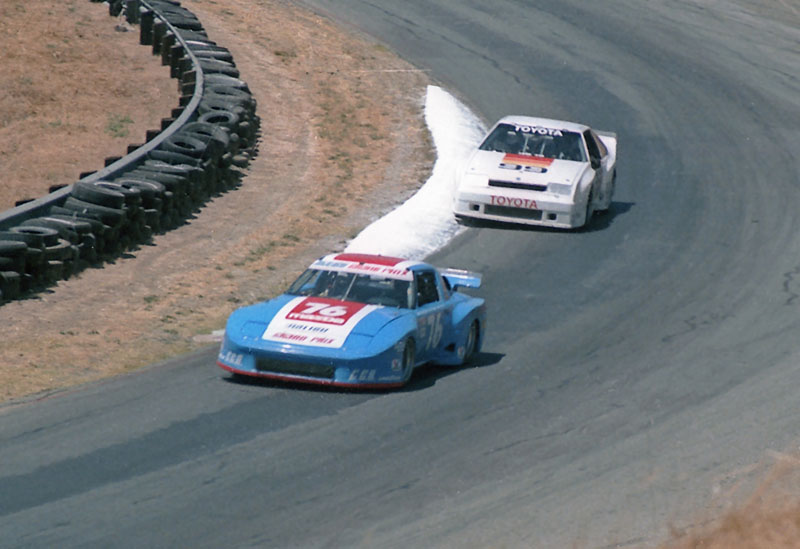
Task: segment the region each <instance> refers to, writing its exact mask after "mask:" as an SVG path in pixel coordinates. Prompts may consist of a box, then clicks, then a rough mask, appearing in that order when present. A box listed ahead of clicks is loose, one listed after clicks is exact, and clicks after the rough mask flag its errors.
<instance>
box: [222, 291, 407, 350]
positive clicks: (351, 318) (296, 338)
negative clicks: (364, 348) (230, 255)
mask: <svg viewBox="0 0 800 549" xmlns="http://www.w3.org/2000/svg"><path fill="white" fill-rule="evenodd" d="M406 313H408V311H406V310H404V309H397V308H394V307H382V306H379V305H366V304H364V303H355V302H352V301H341V300H336V299H328V298H320V297H302V296H294V295H287V294H284V295H282V296H279V297H277V298H275V299H272V300H270V301H267V302H264V303H259V304H257V305H252V306H249V307H243V308H241V309H238V310H237V311H234V313H233V314H232V315H231V316H230V318H229V319H228V326H227V328H226V331H227V333H228V337H230V338H232V339H234V340H239V341H241V342H242V343H248V344H249V345H253V344H255V343H256V342H257V341H263V342H265V343H267V342H275V343H282V344H294V345H304V346H311V347H322V348H341V347H342V346H343V345H344V344H345V342H346V340H347V338H349V337H350V336H352V335H360V336H368V337H374V336H375V335H376V334H377V333H378V332H379V331H380V330H381V328H383V327H384V326H385V325H386V324H388V323H389V322H391V321H392V320H394V319H396V318H398V317H399V316H402V315H403V314H406Z"/></svg>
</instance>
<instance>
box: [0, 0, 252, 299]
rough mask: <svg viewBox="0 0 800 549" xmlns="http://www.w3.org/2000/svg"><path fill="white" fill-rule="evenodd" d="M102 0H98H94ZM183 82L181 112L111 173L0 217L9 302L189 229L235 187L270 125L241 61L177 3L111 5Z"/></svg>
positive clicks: (4, 293)
mask: <svg viewBox="0 0 800 549" xmlns="http://www.w3.org/2000/svg"><path fill="white" fill-rule="evenodd" d="M91 1H97V0H91ZM108 5H109V14H110V15H111V16H121V15H123V14H124V16H125V18H126V20H127V21H128V23H130V24H134V25H139V30H140V32H139V43H140V44H141V45H143V46H150V47H151V48H152V52H153V55H157V56H160V58H161V63H162V65H165V66H167V65H168V66H169V67H170V76H171V77H172V78H175V79H177V80H178V95H179V101H178V107H177V108H175V109H173V111H172V112H171V113H170V117H168V118H164V119H162V121H161V128H159V129H158V130H150V131H148V132H147V135H146V142H145V143H144V144H132V145H129V146H128V154H127V155H126V156H123V157H109V158H107V159H106V160H105V166H104V167H103V169H101V170H98V171H94V172H85V173H83V174H81V177H80V180H79V181H76V182H75V183H73V184H71V185H67V184H58V185H53V186H52V187H51V193H50V194H49V195H47V196H45V197H43V198H39V199H37V200H33V201H28V202H25V203H21V204H18V205H17V206H16V207H15V208H13V209H11V210H9V211H6V212H0V304H2V303H4V302H7V301H9V300H12V299H18V298H20V297H24V296H25V295H27V294H30V293H35V292H37V291H40V290H42V289H43V288H45V287H47V286H50V285H53V284H55V283H56V282H57V281H58V280H62V279H68V278H69V277H70V276H72V275H73V274H75V273H77V272H79V271H80V270H82V269H84V268H86V267H88V266H91V265H99V264H102V262H103V261H108V260H113V259H114V258H115V257H117V256H119V255H120V254H122V253H124V252H125V251H128V250H133V249H136V248H137V247H138V246H139V245H141V244H142V243H145V242H147V241H149V240H150V239H151V238H152V236H153V235H154V234H159V233H163V232H165V231H167V230H170V229H174V228H176V227H178V226H180V225H181V224H182V223H184V222H185V221H186V219H187V218H188V217H189V216H191V214H192V212H194V211H197V210H198V209H199V208H200V206H202V205H203V204H204V203H205V202H206V201H208V200H209V199H210V198H211V197H213V196H215V195H217V194H220V193H223V192H226V191H228V190H231V189H233V188H235V187H236V186H238V184H239V182H240V180H241V176H242V174H241V172H240V171H239V168H244V167H246V166H247V165H248V164H249V162H250V160H251V158H252V157H253V155H254V154H255V153H256V145H257V141H258V137H259V123H260V120H259V118H258V116H257V114H256V101H255V98H254V97H253V95H252V94H251V93H250V89H249V87H248V86H247V83H246V82H244V81H243V80H241V78H240V73H239V70H238V68H237V67H236V64H235V63H234V59H233V55H232V54H231V52H230V51H229V50H227V49H226V48H224V47H222V46H220V45H218V44H217V43H215V42H214V41H212V40H211V39H209V37H208V35H207V33H206V31H205V29H204V28H203V25H202V23H201V22H200V20H199V19H198V18H197V16H195V15H194V14H193V13H192V12H191V11H189V10H188V9H186V8H184V7H183V6H181V5H180V2H178V1H173V0H111V1H109V2H108Z"/></svg>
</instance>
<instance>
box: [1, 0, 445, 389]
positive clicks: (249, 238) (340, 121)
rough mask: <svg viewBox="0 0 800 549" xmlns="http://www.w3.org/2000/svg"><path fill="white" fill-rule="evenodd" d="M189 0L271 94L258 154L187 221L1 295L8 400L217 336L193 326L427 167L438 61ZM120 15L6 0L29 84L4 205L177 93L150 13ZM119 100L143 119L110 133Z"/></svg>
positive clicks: (14, 69)
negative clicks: (30, 292)
mask: <svg viewBox="0 0 800 549" xmlns="http://www.w3.org/2000/svg"><path fill="white" fill-rule="evenodd" d="M183 4H184V6H186V7H187V8H189V9H190V10H192V11H193V12H195V13H196V14H197V15H198V17H199V18H200V20H201V21H203V24H204V25H205V27H206V30H207V31H208V34H209V36H210V37H211V39H212V40H215V41H216V42H217V43H219V44H220V45H223V46H225V47H227V48H229V49H230V50H231V51H232V52H233V55H234V59H235V61H236V64H237V66H238V67H239V69H240V71H241V73H242V78H243V79H244V80H245V81H247V82H248V84H249V85H250V88H251V89H252V91H253V93H254V95H255V96H256V99H257V100H258V114H259V116H260V117H261V120H262V128H263V129H262V137H261V139H260V143H259V146H258V149H259V154H258V155H257V157H256V158H255V159H254V161H253V162H252V164H251V165H250V167H249V168H248V169H247V173H246V175H245V177H244V179H243V181H242V185H241V187H240V188H238V189H237V190H235V191H231V192H228V193H226V194H224V195H221V196H218V197H216V198H215V199H213V200H212V201H211V202H209V203H207V204H206V205H205V207H203V208H202V209H201V210H200V211H198V212H196V213H195V215H194V217H193V219H190V220H189V222H188V223H187V224H186V225H184V226H182V227H180V228H178V229H177V230H174V231H171V232H169V233H167V234H164V235H160V236H157V237H156V238H154V240H153V242H152V244H151V245H145V246H142V247H141V248H140V249H138V250H135V251H133V252H131V253H128V254H126V255H125V256H124V257H122V258H120V259H118V260H117V261H115V262H114V263H113V264H106V265H105V266H104V267H103V268H100V269H90V270H87V271H84V272H82V273H81V274H80V275H78V276H76V277H73V278H72V279H70V280H68V281H62V282H59V283H58V285H57V286H56V287H53V288H52V289H51V290H50V291H47V292H45V293H43V294H40V295H37V296H34V297H32V298H30V299H25V300H20V301H13V302H9V303H6V304H5V305H2V306H0V380H2V383H1V384H0V402H2V401H9V400H11V399H19V398H21V397H25V396H26V395H27V398H33V397H35V396H41V395H43V394H48V393H50V392H52V391H54V390H58V389H60V388H64V387H68V386H71V385H75V384H79V383H84V382H87V381H91V380H95V379H99V378H102V377H106V376H111V375H115V374H119V373H121V372H125V371H128V370H131V369H135V368H138V367H141V366H143V365H146V364H151V363H153V362H156V361H158V360H161V359H164V358H167V357H170V356H175V355H177V354H179V353H183V352H187V351H190V350H193V349H196V348H198V347H199V346H201V345H208V343H207V342H202V341H198V338H197V337H196V336H198V335H199V334H206V333H209V332H211V331H212V330H217V329H220V328H222V327H224V323H225V319H226V318H227V316H228V315H229V314H230V312H231V311H232V310H233V309H235V308H236V307H238V306H241V305H243V304H246V303H252V302H256V301H259V300H262V299H265V298H268V297H270V296H273V295H276V294H277V293H280V291H281V289H283V288H284V287H285V286H286V285H287V284H288V283H289V282H290V281H291V279H293V278H294V277H295V276H296V275H297V274H298V273H299V272H300V271H301V270H302V269H303V268H304V267H305V265H307V264H308V263H309V262H310V261H311V260H313V259H314V258H315V257H317V256H319V255H322V254H324V253H328V252H330V251H335V250H338V249H341V248H342V247H343V246H344V244H345V243H346V241H347V240H348V239H350V238H352V237H353V236H355V235H356V234H357V233H358V231H359V230H360V229H361V228H362V227H363V226H365V225H366V224H367V223H368V222H369V221H371V220H372V219H373V218H374V217H376V216H377V215H378V214H380V213H381V212H384V211H386V210H388V209H390V208H391V206H392V205H393V204H396V203H397V202H398V201H400V200H402V199H404V198H405V197H407V196H408V195H410V194H411V193H412V192H413V191H414V190H415V189H416V188H417V187H418V186H419V185H420V184H421V183H422V182H423V181H424V180H425V179H426V178H427V176H428V174H429V171H430V167H431V164H432V161H433V156H432V153H431V152H430V151H431V147H430V143H429V142H428V134H427V130H426V129H425V127H424V121H423V118H422V106H423V101H424V94H425V86H426V84H427V79H426V76H425V74H424V73H422V72H420V71H417V70H415V69H414V68H413V67H411V66H409V65H408V64H406V63H405V62H403V61H401V60H399V59H398V58H397V57H396V56H394V55H393V54H392V53H391V52H389V51H387V50H386V49H385V48H383V47H381V46H379V45H377V44H374V43H370V42H368V41H365V40H363V39H361V38H357V37H353V36H350V35H348V34H346V33H344V32H343V31H342V30H340V29H338V28H337V27H335V26H334V25H332V24H331V23H330V22H328V21H326V20H323V19H321V18H320V17H317V16H315V15H314V14H312V13H309V12H307V11H304V10H301V9H299V8H297V7H294V6H292V5H291V4H289V3H286V2H282V1H280V0H262V1H260V2H253V1H252V0H226V1H225V2H216V1H213V0H195V1H186V2H184V3H183ZM31 20H33V21H37V24H36V25H31V26H30V27H27V21H31ZM118 23H119V21H117V20H115V19H114V18H111V17H109V15H108V8H107V6H104V5H103V4H94V3H90V2H88V1H87V0H67V1H64V2H60V3H56V4H53V3H52V2H48V1H45V0H35V1H32V0H4V2H3V4H2V8H0V27H2V28H0V52H9V51H11V50H13V51H14V52H16V53H13V54H11V55H6V56H5V57H3V58H2V66H3V68H4V70H5V71H6V73H7V74H8V73H9V72H8V71H11V72H10V74H13V75H14V76H13V77H12V78H5V77H4V78H3V81H2V82H3V84H2V86H6V87H7V89H4V90H3V93H2V96H5V95H7V92H8V91H9V90H10V91H11V92H13V93H14V94H15V97H16V98H17V99H16V100H9V101H3V102H2V103H0V121H2V123H1V124H0V150H1V151H2V156H0V158H2V159H3V160H2V161H3V164H4V167H3V172H2V173H3V181H4V183H3V187H2V192H3V195H2V200H3V201H4V204H6V205H11V204H13V202H14V201H15V200H18V199H20V198H26V197H29V196H34V197H38V196H41V195H43V194H45V193H46V192H47V188H48V187H49V185H51V184H53V183H61V182H63V183H71V182H73V181H74V180H75V178H76V174H77V173H78V172H80V171H86V170H92V169H97V168H99V167H102V162H103V158H104V157H106V156H111V155H118V154H123V153H124V150H125V147H126V145H127V144H128V143H131V142H136V138H137V137H140V138H141V139H143V137H144V134H145V132H146V130H147V129H148V128H152V127H159V121H160V119H161V118H162V117H166V116H168V115H169V111H170V110H171V109H172V108H173V107H174V106H177V85H176V82H175V81H174V80H170V79H169V72H168V70H167V69H166V67H162V66H161V63H160V59H159V58H157V57H154V56H152V55H151V53H150V51H151V50H150V48H148V47H146V46H140V45H138V27H136V28H135V32H129V33H118V32H115V31H114V28H115V25H117V24H118ZM25 28H31V29H33V30H35V31H36V32H22V29H25ZM76 29H78V31H76ZM12 31H13V32H12ZM3 42H6V43H3ZM109 44H110V45H112V46H113V47H109ZM99 51H102V52H104V53H103V56H102V57H100V56H98V55H97V53H96V52H99ZM112 54H113V55H114V56H119V57H113V59H114V61H111V59H112V58H111V57H110V56H111V55H112ZM66 62H68V63H69V66H63V63H66ZM109 73H111V74H109ZM76 76H77V77H76ZM98 82H101V85H98ZM116 115H125V116H128V117H129V118H130V119H131V120H132V121H133V122H132V123H131V124H129V125H128V130H129V133H130V135H128V136H125V137H124V138H117V137H113V136H112V135H110V132H109V129H108V128H109V120H110V119H111V117H112V116H116ZM51 121H54V122H55V121H60V122H61V123H60V124H55V123H54V124H50V122H51ZM42 159H46V163H45V162H42V161H41V160H42ZM30 166H37V169H41V170H43V171H37V172H36V175H34V174H31V173H30V168H29V167H30ZM31 395H33V396H31Z"/></svg>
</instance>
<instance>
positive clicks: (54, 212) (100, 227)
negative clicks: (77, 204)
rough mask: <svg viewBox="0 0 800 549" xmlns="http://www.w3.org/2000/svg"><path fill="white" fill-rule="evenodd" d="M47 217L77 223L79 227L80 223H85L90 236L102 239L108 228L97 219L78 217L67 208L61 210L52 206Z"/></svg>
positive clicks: (59, 207)
mask: <svg viewBox="0 0 800 549" xmlns="http://www.w3.org/2000/svg"><path fill="white" fill-rule="evenodd" d="M49 217H55V218H57V219H65V220H68V221H74V222H76V223H78V226H79V227H80V226H81V225H80V224H81V223H86V224H88V225H89V227H90V228H91V231H92V234H94V235H95V236H97V237H102V236H103V235H104V234H105V232H106V230H108V229H109V228H110V227H109V226H108V225H106V224H105V223H103V222H102V221H100V220H99V219H98V218H95V217H85V216H80V215H78V213H77V212H75V211H74V210H70V209H68V208H62V207H61V206H53V207H52V208H50V215H49Z"/></svg>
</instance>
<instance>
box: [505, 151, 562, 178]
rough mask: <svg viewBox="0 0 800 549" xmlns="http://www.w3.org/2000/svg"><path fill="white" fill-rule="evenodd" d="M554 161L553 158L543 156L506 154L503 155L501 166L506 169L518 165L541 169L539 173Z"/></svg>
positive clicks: (515, 167)
mask: <svg viewBox="0 0 800 549" xmlns="http://www.w3.org/2000/svg"><path fill="white" fill-rule="evenodd" d="M552 163H553V159H552V158H542V157H541V156H528V155H524V154H510V153H509V154H506V155H505V156H503V160H502V162H500V167H501V168H505V169H512V170H516V169H518V168H517V167H518V166H522V167H524V168H533V169H538V170H541V171H540V172H539V173H544V172H546V171H547V168H548V167H549V166H550V164H552Z"/></svg>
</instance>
